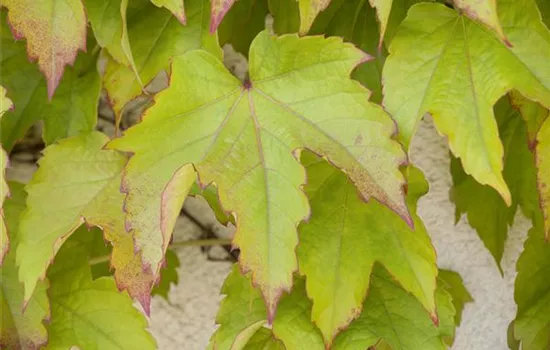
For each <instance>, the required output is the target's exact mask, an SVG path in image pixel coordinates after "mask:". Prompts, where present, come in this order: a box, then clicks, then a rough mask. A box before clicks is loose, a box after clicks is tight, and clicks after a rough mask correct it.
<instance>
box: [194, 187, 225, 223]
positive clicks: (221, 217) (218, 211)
mask: <svg viewBox="0 0 550 350" xmlns="http://www.w3.org/2000/svg"><path fill="white" fill-rule="evenodd" d="M189 195H190V196H201V197H202V198H204V200H205V201H206V203H208V205H209V206H210V209H212V211H213V212H214V215H215V216H216V219H217V220H218V222H219V223H220V224H222V225H227V224H228V223H229V222H232V223H233V224H235V220H234V217H233V216H231V215H228V214H227V213H226V212H225V211H224V210H223V208H222V206H221V204H220V200H219V198H218V189H217V188H216V187H215V186H213V185H210V186H208V187H206V188H205V189H201V188H200V185H199V184H197V183H194V184H193V186H192V187H191V189H190V190H189Z"/></svg>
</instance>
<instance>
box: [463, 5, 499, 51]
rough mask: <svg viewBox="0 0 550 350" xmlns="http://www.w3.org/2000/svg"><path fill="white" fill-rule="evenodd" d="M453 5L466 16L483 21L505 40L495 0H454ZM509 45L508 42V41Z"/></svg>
mask: <svg viewBox="0 0 550 350" xmlns="http://www.w3.org/2000/svg"><path fill="white" fill-rule="evenodd" d="M454 3H455V6H456V7H457V8H458V9H460V10H462V11H463V12H464V13H465V14H466V15H468V17H470V18H472V19H474V20H477V21H479V22H482V23H484V24H485V25H487V26H488V27H489V28H491V29H492V30H494V31H495V32H496V33H497V34H498V36H499V37H500V38H501V39H502V40H504V41H505V42H507V39H506V35H505V34H504V31H503V30H502V26H501V25H500V21H499V19H498V13H497V0H481V1H480V0H454ZM508 45H509V43H508Z"/></svg>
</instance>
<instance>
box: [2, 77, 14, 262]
mask: <svg viewBox="0 0 550 350" xmlns="http://www.w3.org/2000/svg"><path fill="white" fill-rule="evenodd" d="M12 108H13V103H12V102H11V100H10V99H9V98H7V97H6V89H4V88H3V87H2V86H0V118H2V116H3V115H4V113H6V112H7V111H8V110H10V109H12ZM8 159H9V158H8V154H7V153H6V151H4V149H3V148H1V147H0V266H1V265H2V263H3V261H4V256H5V255H6V254H7V253H8V249H9V246H10V243H9V237H8V230H7V228H6V223H5V222H4V209H3V208H4V206H3V203H4V199H6V196H8V195H9V193H10V189H9V187H8V184H7V183H6V178H5V173H6V167H7V166H8Z"/></svg>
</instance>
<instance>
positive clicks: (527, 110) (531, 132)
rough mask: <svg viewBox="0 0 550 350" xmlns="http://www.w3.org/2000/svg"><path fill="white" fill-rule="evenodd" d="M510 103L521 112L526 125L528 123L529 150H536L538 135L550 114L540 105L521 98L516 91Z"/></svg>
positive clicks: (512, 93) (511, 96)
mask: <svg viewBox="0 0 550 350" xmlns="http://www.w3.org/2000/svg"><path fill="white" fill-rule="evenodd" d="M510 101H511V103H512V105H513V106H514V108H516V109H517V110H518V111H519V113H520V114H521V116H522V117H523V119H524V120H525V123H527V136H528V137H529V148H531V149H534V148H535V146H536V138H537V133H538V132H539V130H540V127H541V126H542V123H543V122H544V120H545V119H546V118H548V116H549V115H550V114H549V113H550V112H549V111H548V109H546V108H544V107H542V106H541V105H540V104H538V103H536V102H533V101H530V100H528V99H526V98H525V97H523V96H521V95H520V94H519V93H518V92H516V91H512V92H510Z"/></svg>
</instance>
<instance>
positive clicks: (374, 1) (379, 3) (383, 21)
mask: <svg viewBox="0 0 550 350" xmlns="http://www.w3.org/2000/svg"><path fill="white" fill-rule="evenodd" d="M369 3H370V5H371V6H372V7H374V8H375V9H376V14H377V16H378V21H379V22H380V40H379V46H382V45H380V44H381V43H382V41H383V40H384V35H385V34H386V28H387V26H388V21H389V19H390V13H391V9H392V5H393V0H369ZM396 7H397V8H399V6H396Z"/></svg>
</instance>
